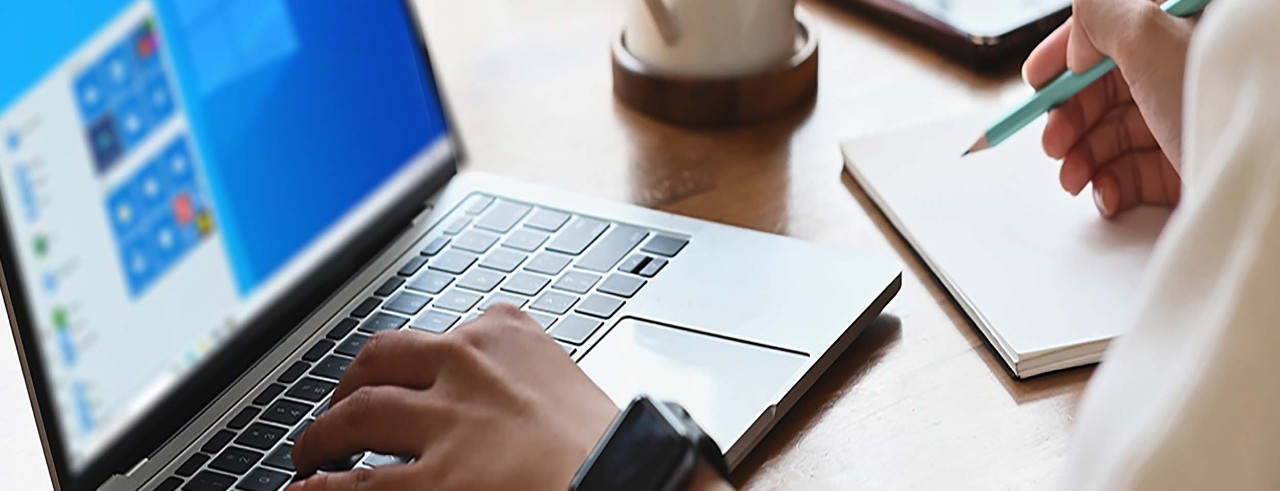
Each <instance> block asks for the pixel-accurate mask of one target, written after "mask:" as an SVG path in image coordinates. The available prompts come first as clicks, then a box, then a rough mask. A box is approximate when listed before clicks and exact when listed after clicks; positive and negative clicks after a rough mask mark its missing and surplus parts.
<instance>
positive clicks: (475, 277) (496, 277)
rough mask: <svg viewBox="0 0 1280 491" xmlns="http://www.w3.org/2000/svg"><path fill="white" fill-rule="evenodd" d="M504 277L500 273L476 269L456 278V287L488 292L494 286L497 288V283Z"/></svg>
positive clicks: (504, 277)
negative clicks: (460, 277)
mask: <svg viewBox="0 0 1280 491" xmlns="http://www.w3.org/2000/svg"><path fill="white" fill-rule="evenodd" d="M504 279H506V276H502V274H500V273H496V272H493V271H489V270H486V269H476V270H472V271H471V272H470V273H467V275H466V276H463V277H462V279H461V280H458V287H459V288H466V289H468V290H475V291H478V292H484V293H489V292H491V291H493V289H494V288H497V286H498V283H502V280H504Z"/></svg>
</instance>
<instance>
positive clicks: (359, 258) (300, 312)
mask: <svg viewBox="0 0 1280 491" xmlns="http://www.w3.org/2000/svg"><path fill="white" fill-rule="evenodd" d="M399 3H400V4H401V7H402V9H403V10H404V15H405V20H406V22H408V23H409V27H410V30H411V31H412V32H413V36H414V41H415V43H416V44H417V53H418V56H419V57H420V60H418V62H416V63H415V64H416V65H417V66H418V68H419V76H420V77H421V78H422V79H423V80H424V81H428V80H430V81H431V82H432V83H433V85H434V87H435V96H436V98H437V100H438V102H439V104H440V110H441V113H442V114H443V117H444V125H445V135H444V137H445V138H446V139H447V141H448V144H449V146H450V151H449V153H448V155H447V156H446V157H445V159H444V161H443V162H441V163H439V164H438V168H437V169H433V170H432V172H427V173H424V174H423V175H422V177H421V178H420V180H419V182H415V183H414V184H413V185H412V186H410V187H409V188H408V190H407V191H406V192H405V193H403V194H402V195H401V196H399V197H398V199H394V200H392V201H391V204H390V205H389V206H388V207H387V208H386V209H384V210H379V212H378V216H377V217H376V218H375V219H374V220H372V221H370V222H369V223H368V224H366V225H365V226H363V227H362V228H360V229H359V230H357V231H356V232H355V233H353V234H351V235H349V236H348V237H349V238H348V239H347V240H346V241H345V242H343V243H342V244H341V245H339V246H338V247H335V248H334V250H333V251H331V252H330V253H329V254H327V255H326V256H325V257H324V258H323V259H322V260H321V261H319V262H318V264H324V265H326V266H325V267H315V268H313V270H312V271H309V272H307V273H306V274H305V275H303V276H302V277H300V278H299V279H298V280H296V281H295V283H294V285H292V286H291V287H290V288H289V290H288V291H287V292H286V293H284V294H283V295H282V296H281V297H280V298H278V299H277V300H275V301H273V302H272V303H271V307H270V308H267V309H262V310H261V311H260V312H258V313H256V314H255V315H254V316H253V317H251V318H249V319H248V320H247V321H246V322H244V323H243V325H242V327H241V328H240V332H239V333H237V334H236V335H235V336H234V337H232V338H231V339H229V340H228V341H227V342H225V343H224V344H223V345H222V346H221V347H219V348H218V349H216V350H215V351H214V352H212V353H210V355H209V357H208V358H207V359H206V360H205V361H204V362H203V363H202V364H201V365H200V366H199V368H197V369H196V370H194V371H193V372H191V373H190V374H188V375H187V376H186V378H185V379H184V380H183V381H182V382H181V383H180V384H179V385H177V386H176V388H175V389H173V390H171V391H170V392H169V393H168V394H167V395H165V396H164V397H163V398H162V399H160V401H159V402H158V403H156V404H154V405H152V407H151V408H150V409H148V410H147V411H145V412H144V413H143V414H141V415H140V416H138V417H137V418H136V419H135V421H134V423H132V424H130V425H129V426H128V427H127V428H126V429H125V430H124V431H123V432H121V437H119V438H118V439H117V440H116V441H114V442H111V443H109V444H108V445H107V446H105V447H104V448H102V449H101V450H100V451H99V452H98V454H97V455H96V456H95V457H93V458H92V459H90V460H88V461H86V462H85V463H84V465H83V466H82V467H81V468H80V469H79V471H75V470H73V469H72V465H71V461H70V458H69V449H67V448H66V446H65V441H64V439H63V431H62V428H61V427H60V424H59V419H58V417H57V415H56V414H55V411H56V403H55V402H54V394H53V391H52V384H51V382H50V380H49V379H48V373H47V371H46V369H45V365H44V354H43V353H42V352H41V350H40V348H39V346H38V333H37V332H36V327H35V325H34V321H35V317H34V316H33V313H32V312H30V311H29V304H28V298H27V292H26V290H25V288H24V285H25V283H24V281H23V277H22V271H21V268H19V267H18V266H17V264H18V260H19V258H18V256H17V254H16V253H15V251H16V250H17V247H18V246H17V244H16V243H15V242H14V240H15V237H14V235H13V234H12V233H11V232H10V224H9V219H8V210H7V209H6V207H5V205H4V203H3V201H0V288H3V294H4V301H5V305H6V309H7V310H8V314H9V323H10V328H11V330H12V331H13V333H14V337H15V341H16V344H17V349H18V356H19V360H20V361H21V362H22V368H23V374H24V376H25V378H26V382H27V390H28V393H29V397H30V402H31V406H32V409H33V411H34V412H35V415H36V424H37V426H38V429H39V433H40V438H41V441H42V442H41V443H42V444H43V445H44V449H45V458H46V461H47V463H48V465H49V470H50V472H49V473H50V477H51V478H52V479H53V483H54V486H55V488H57V489H62V490H88V489H95V488H97V487H98V486H100V485H101V484H102V483H104V482H106V481H107V479H109V478H110V477H111V476H112V475H115V474H124V473H126V472H128V471H129V470H130V469H131V468H133V467H134V466H135V465H136V464H137V463H139V462H140V461H142V460H143V459H146V458H147V457H148V456H150V455H153V454H154V453H155V451H156V450H158V449H160V448H161V447H162V446H163V445H164V444H166V443H167V442H168V440H169V439H170V438H171V437H173V436H174V435H176V434H177V433H178V431H180V430H181V428H182V427H183V426H184V425H185V424H187V423H188V422H189V421H190V420H192V419H193V418H195V417H196V416H198V415H199V414H200V413H201V411H203V410H204V409H205V408H206V407H207V406H208V405H209V404H210V403H211V402H213V401H214V400H215V399H216V398H217V396H219V395H220V394H221V393H222V392H223V390H225V389H226V388H228V387H230V386H231V384H232V383H233V382H234V381H235V380H236V379H237V378H238V377H239V376H240V375H241V374H243V373H244V372H245V371H246V370H248V369H249V368H250V367H252V366H253V364H254V363H256V362H257V361H258V360H259V359H260V358H262V357H263V356H264V355H266V354H267V353H268V352H270V350H271V349H272V348H273V347H275V346H276V345H277V344H278V343H279V342H280V341H282V340H283V339H284V338H285V337H287V336H288V335H289V334H290V333H292V332H293V331H294V330H295V329H296V328H297V327H298V326H299V325H300V324H301V323H302V322H303V321H304V320H305V319H306V318H307V317H308V316H309V315H310V314H311V313H312V312H313V311H314V310H315V309H316V308H318V307H319V306H320V305H322V304H323V303H324V302H325V301H326V300H327V299H328V298H329V297H330V296H331V295H333V294H334V293H336V292H337V291H338V289H339V287H341V286H342V285H343V283H345V282H346V281H347V280H348V279H350V278H351V277H352V276H354V275H355V274H356V273H357V272H358V271H359V270H360V269H361V268H363V267H364V266H365V264H366V263H368V262H369V261H371V260H373V259H374V258H376V257H377V255H378V253H379V252H381V251H382V249H383V248H384V247H385V246H386V245H388V244H389V243H390V242H391V240H392V239H393V238H394V237H395V236H396V235H397V234H399V233H400V232H401V231H403V230H404V227H405V226H406V225H407V224H408V223H409V222H410V221H411V220H412V219H413V218H414V217H415V216H417V215H418V213H419V212H420V211H421V210H422V209H423V207H424V206H425V203H426V202H427V200H428V199H429V198H430V197H431V196H432V195H433V194H434V193H435V192H436V191H438V190H439V189H441V188H442V187H443V186H444V185H445V184H446V183H448V181H449V179H450V178H452V177H453V176H454V175H456V173H457V168H458V166H459V165H460V164H461V162H462V161H463V159H464V156H465V152H464V151H463V145H462V139H461V137H460V135H459V132H458V129H457V125H455V124H454V123H453V121H454V120H453V118H452V116H451V115H452V112H451V111H450V110H449V105H448V103H447V101H446V100H445V97H444V89H443V87H442V86H441V81H440V80H439V78H438V77H435V69H434V67H433V66H432V63H431V56H430V52H429V51H430V50H429V48H428V47H427V44H426V33H425V31H424V29H423V26H422V21H421V19H419V18H418V16H417V11H416V8H415V7H414V5H413V4H412V0H401V1H400V2H399ZM423 70H429V72H424V71H423ZM423 90H424V91H427V90H430V89H429V88H428V87H427V86H426V85H425V84H424V86H423ZM438 142H439V140H437V141H433V142H431V143H432V144H435V143H438ZM424 149H425V148H424ZM335 265H336V266H335ZM282 325H284V326H290V328H289V329H270V328H269V327H271V326H282Z"/></svg>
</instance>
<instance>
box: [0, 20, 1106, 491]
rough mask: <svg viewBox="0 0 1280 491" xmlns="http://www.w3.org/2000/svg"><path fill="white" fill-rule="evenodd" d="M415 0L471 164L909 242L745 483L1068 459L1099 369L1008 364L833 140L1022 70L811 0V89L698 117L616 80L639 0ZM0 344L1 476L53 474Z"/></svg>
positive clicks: (1003, 84) (861, 243)
mask: <svg viewBox="0 0 1280 491" xmlns="http://www.w3.org/2000/svg"><path fill="white" fill-rule="evenodd" d="M418 1H419V2H420V3H421V4H422V5H423V12H424V13H425V14H427V15H426V17H427V19H426V25H427V30H428V33H429V36H430V39H431V43H432V44H431V45H432V46H433V49H434V52H433V53H432V55H433V57H434V58H435V60H434V61H435V63H436V65H437V71H438V72H439V75H440V76H442V77H443V79H444V84H445V86H446V88H447V89H448V91H449V95H450V98H451V101H452V104H453V108H452V109H453V111H454V113H455V114H454V115H455V118H456V121H457V123H458V124H459V125H460V126H461V131H462V135H463V137H464V138H465V141H466V144H467V150H468V151H469V153H470V156H471V159H470V161H471V168H472V169H477V170H483V171H488V172H494V173H499V174H504V175H509V176H514V177H518V178H522V179H526V180H530V181H535V182H541V183H545V184H550V185H554V186H559V187H561V188H565V189H569V190H572V191H576V192H580V193H586V194H590V195H594V196H598V197H602V198H608V199H614V200H620V201H626V202H631V203H636V204H639V205H642V206H647V207H651V208H658V209H662V210H666V211H670V212H674V213H679V214H683V215H688V216H692V217H697V218H703V219H707V220H713V221H717V222H721V223H727V224H732V225H737V226H742V227H747V228H752V229H757V230H763V231H767V232H773V233H779V234H786V235H791V236H795V237H799V238H802V239H805V240H809V241H813V242H817V243H822V244H826V245H828V246H832V247H838V248H845V249H850V250H855V251H860V252H865V253H871V254H880V255H883V256H887V257H896V258H898V259H899V260H901V261H902V262H903V264H904V278H903V280H904V281H903V287H902V291H901V293H899V294H898V297H897V299H896V300H894V302H893V303H892V304H891V305H890V306H889V308H888V310H887V315H884V316H882V317H881V318H880V319H879V320H878V321H877V322H876V323H875V324H874V325H873V326H872V327H871V328H870V329H869V330H868V331H867V332H866V333H865V334H864V335H863V336H862V337H861V338H859V339H858V340H857V341H855V342H854V344H853V345H852V346H851V347H850V348H849V350H848V351H847V352H846V353H845V354H844V356H843V357H841V358H840V359H839V360H838V361H837V362H836V363H835V365H834V366H833V367H832V368H831V370H830V371H829V372H828V373H827V374H826V375H825V376H823V377H822V379H821V380H819V381H818V383H817V384H816V385H815V386H814V387H813V389H812V390H811V391H810V392H809V394H807V395H806V396H805V397H804V399H803V400H802V401H801V402H800V403H799V405H797V406H796V408H795V409H793V410H792V411H791V413H790V414H788V415H787V416H786V418H785V419H783V420H782V422H781V423H779V425H778V427H777V428H776V429H775V430H774V431H773V432H772V433H771V434H770V435H769V436H768V437H766V439H765V440H764V441H763V442H762V443H761V444H760V446H759V447H757V449H756V450H755V451H754V452H753V453H752V454H751V455H750V456H749V457H748V458H747V460H746V461H745V462H744V463H743V465H742V466H741V467H740V468H739V469H738V470H737V472H735V481H736V483H737V484H738V485H740V486H743V487H745V488H748V489H776V488H806V487H811V486H809V485H806V484H812V483H814V482H815V481H816V482H817V483H818V484H823V485H825V487H834V488H838V489H954V488H967V489H1030V488H1042V487H1046V486H1047V485H1050V484H1052V482H1053V480H1054V479H1056V477H1057V474H1058V472H1059V468H1060V467H1061V464H1062V459H1063V455H1064V451H1065V449H1066V443H1067V429H1068V425H1069V423H1070V421H1071V415H1072V412H1073V410H1074V408H1075V404H1076V401H1077V399H1078V396H1079V394H1080V391H1081V389H1082V388H1083V386H1084V383H1085V381H1086V380H1087V379H1088V377H1089V375H1090V373H1091V370H1090V369H1077V370H1071V371H1067V372H1062V373H1057V374H1052V375H1048V376H1044V377H1040V378H1037V379H1034V380H1032V381H1029V382H1018V381H1015V380H1014V379H1013V378H1012V377H1011V376H1010V375H1009V374H1008V372H1006V371H1005V370H1004V368H1003V366H1002V365H1001V363H1000V361H999V359H998V358H997V357H996V356H995V355H994V354H993V353H992V351H991V350H990V349H989V348H987V347H986V346H985V345H984V344H983V340H982V338H981V337H980V336H979V335H978V334H977V333H976V332H975V331H974V330H973V329H972V328H971V327H970V326H969V325H968V324H967V322H966V320H965V318H964V317H963V316H962V315H961V314H960V312H959V310H957V308H956V307H955V306H954V305H953V304H952V303H951V302H950V300H949V299H948V297H947V296H946V295H945V293H944V292H943V291H942V290H941V288H940V287H939V286H938V285H937V283H936V282H935V281H934V280H933V279H932V278H931V277H930V276H929V274H928V270H927V269H926V268H925V267H924V266H923V265H922V264H921V263H920V261H919V260H917V259H916V258H915V257H914V256H913V255H912V254H911V252H910V249H909V248H908V247H907V246H906V245H905V244H904V243H903V241H902V240H900V239H899V238H898V237H897V236H896V235H895V234H894V233H893V230H892V228H891V227H890V226H889V225H888V223H887V222H886V221H885V220H884V219H883V217H881V216H880V215H879V214H878V213H877V212H876V211H875V209H874V207H873V206H872V205H871V203H870V201H868V199H867V197H866V195H865V194H864V193H862V192H861V191H860V190H859V189H858V188H857V186H856V185H855V184H854V183H853V182H852V181H851V180H850V178H849V177H848V176H847V175H845V174H844V173H843V171H842V166H841V156H840V151H839V148H838V142H839V141H840V140H842V139H845V138H848V137H851V136H855V135H859V134H866V133H870V132H875V131H880V130H883V129H885V128H889V127H896V126H902V125H907V124H911V123H913V122H918V121H921V120H926V119H931V118H935V117H938V116H942V115H945V114H948V113H951V112H954V111H958V110H962V109H964V108H967V107H970V106H972V105H973V104H980V103H993V102H995V101H1000V100H1005V99H1007V98H1009V97H1016V96H1018V95H1020V94H1022V93H1023V91H1024V90H1025V89H1023V88H1022V87H1021V86H1020V84H1019V83H1017V81H1016V77H1015V76H1014V74H1013V73H1012V72H1011V73H1009V74H1008V75H1007V76H1004V77H997V78H987V77H982V76H977V75H974V74H973V73H971V72H968V71H967V70H965V69H963V68H961V67H959V66H957V65H954V64H952V63H950V62H949V61H947V60H946V59H944V58H942V57H940V56H937V55H935V54H933V53H932V52H929V51H927V50H924V49H922V48H920V47H918V46H916V45H915V44H912V43H911V42H909V41H907V40H904V39H903V38H901V37H899V36H897V35H895V34H893V33H891V32H889V31H886V30H884V29H882V28H880V27H877V26H875V25H872V24H870V23H868V22H866V21H863V20H862V19H860V18H859V17H857V16H855V15H852V14H850V13H848V12H847V11H845V10H843V9H841V8H839V7H836V6H833V5H832V3H829V2H826V1H816V0H813V1H809V0H801V4H802V5H803V6H804V7H805V8H807V9H808V10H809V12H810V13H812V14H813V15H814V17H815V18H816V21H817V24H818V26H819V35H820V36H821V45H820V50H821V69H820V80H821V81H820V87H819V95H818V100H817V102H816V103H815V105H814V106H813V107H812V108H811V109H809V110H807V111H802V112H801V113H798V114H795V115H793V116H791V117H788V118H785V119H783V120H779V121H775V122H771V123H767V124H763V125H758V126H753V127H749V128H743V129H737V130H732V131H700V132H692V131H686V130H683V129H679V128H673V127H669V126H665V125H662V124H658V123H654V122H652V121H650V120H647V119H645V118H644V117H642V116H639V115H637V114H636V113H634V112H633V111H631V110H630V109H628V108H626V107H625V106H621V105H619V104H618V103H616V102H615V101H614V99H613V97H612V94H611V85H610V83H611V82H610V75H609V74H610V72H609V41H610V40H611V39H612V37H613V35H614V34H615V31H616V29H617V28H618V27H619V26H620V25H621V21H622V16H623V12H624V10H625V8H626V6H627V3H628V2H630V1H633V0H539V1H536V2H535V1H519V0H465V1H446V0H418ZM908 115H910V116H908ZM5 331H7V330H5ZM0 338H4V339H5V340H7V338H8V335H7V334H3V335H0ZM5 344H6V345H7V346H9V347H8V348H4V349H5V350H6V351H2V352H0V355H3V356H0V405H2V407H0V414H3V415H4V416H5V417H3V418H0V421H2V422H3V423H0V449H3V451H0V456H3V457H5V458H4V459H3V460H4V462H5V463H4V464H3V466H2V467H0V476H3V477H0V480H3V481H5V482H9V483H10V484H13V483H23V485H22V486H19V487H21V488H23V489H48V484H47V482H48V478H47V474H45V470H44V467H43V459H42V458H41V456H40V450H39V442H38V440H36V439H35V438H36V437H35V428H34V424H31V419H30V418H31V412H30V407H29V406H28V405H27V401H26V398H25V390H24V388H23V383H22V379H21V372H19V371H18V370H17V366H16V358H15V357H14V355H13V354H12V351H11V350H12V349H13V348H12V344H9V343H8V342H6V343H5Z"/></svg>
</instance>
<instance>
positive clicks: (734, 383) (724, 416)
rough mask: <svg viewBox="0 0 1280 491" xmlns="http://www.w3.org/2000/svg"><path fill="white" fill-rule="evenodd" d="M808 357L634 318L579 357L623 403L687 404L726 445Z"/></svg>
mask: <svg viewBox="0 0 1280 491" xmlns="http://www.w3.org/2000/svg"><path fill="white" fill-rule="evenodd" d="M807 359H808V356H806V355H803V354H799V353H796V352H792V351H784V350H781V349H777V348H769V347H764V346H759V345H754V344H747V343H744V342H740V341H733V340H729V339H725V338H720V337H715V336H710V335H706V334H701V333H697V332H693V331H688V330H685V329H680V328H675V327H670V326H666V325H663V324H656V323H653V322H648V321H644V320H640V319H633V318H627V319H622V320H621V321H618V325H617V326H615V327H614V328H613V330H612V331H610V332H609V334H608V335H607V336H605V337H604V339H602V340H601V341H600V343H599V344H597V345H596V347H595V348H593V349H592V350H591V352H589V353H587V355H586V356H585V357H583V359H582V360H581V361H580V362H579V365H580V366H581V367H582V369H583V370H584V371H586V372H587V374H588V375H590V376H591V379H592V380H594V381H595V382H596V384H598V385H599V386H600V388H602V389H604V392H605V393H606V394H608V395H609V397H610V398H611V399H613V401H614V403H616V404H617V405H618V406H619V407H625V406H626V405H627V404H628V403H629V402H631V399H632V398H634V397H635V396H636V395H638V394H649V395H650V396H653V397H656V398H658V399H662V400H670V401H676V402H679V403H680V405H682V406H684V408H685V409H687V410H688V411H689V413H690V414H692V415H693V417H694V418H695V419H696V420H697V421H698V425H699V426H701V427H702V428H703V429H704V430H705V431H706V432H707V434H709V435H711V437H712V438H714V439H715V440H716V442H717V443H719V444H720V446H721V447H722V448H723V449H724V450H726V451H727V450H728V449H729V446H730V445H732V444H733V443H734V442H735V440H737V439H738V438H739V437H740V436H742V434H743V433H744V432H745V431H746V430H747V429H748V428H749V427H750V426H751V425H752V423H754V422H755V420H756V418H757V417H758V416H759V415H760V413H761V411H762V410H763V409H764V408H766V407H768V406H769V405H771V404H773V403H775V402H777V401H778V399H780V398H781V397H782V395H783V394H784V393H785V391H786V389H787V388H788V387H790V385H789V384H791V383H792V382H793V380H794V379H795V378H796V377H797V376H798V373H797V372H798V371H799V370H800V369H802V368H803V367H804V366H805V363H806V361H807Z"/></svg>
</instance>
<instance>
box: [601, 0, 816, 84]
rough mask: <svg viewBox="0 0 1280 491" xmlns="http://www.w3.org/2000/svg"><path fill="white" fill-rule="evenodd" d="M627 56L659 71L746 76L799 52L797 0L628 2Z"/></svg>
mask: <svg viewBox="0 0 1280 491" xmlns="http://www.w3.org/2000/svg"><path fill="white" fill-rule="evenodd" d="M630 2H631V5H632V8H631V13H630V16H629V18H628V20H627V24H626V27H625V29H626V30H625V31H624V38H623V42H624V43H625V45H626V48H627V51H630V52H631V54H632V55H634V56H635V57H636V58H639V59H640V61H642V62H644V63H645V64H646V65H649V66H650V67H653V68H654V69H655V70H656V71H659V72H662V73H667V74H672V75H682V76H690V77H706V78H721V77H734V76H738V75H747V74H752V73H757V72H760V71H763V70H766V69H768V68H770V67H772V66H775V65H777V64H779V63H782V62H783V61H785V60H786V59H787V58H789V57H790V56H791V55H792V54H794V52H795V39H796V28H797V27H796V25H797V24H796V18H795V8H796V0H630Z"/></svg>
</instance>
